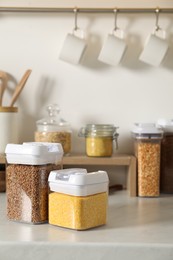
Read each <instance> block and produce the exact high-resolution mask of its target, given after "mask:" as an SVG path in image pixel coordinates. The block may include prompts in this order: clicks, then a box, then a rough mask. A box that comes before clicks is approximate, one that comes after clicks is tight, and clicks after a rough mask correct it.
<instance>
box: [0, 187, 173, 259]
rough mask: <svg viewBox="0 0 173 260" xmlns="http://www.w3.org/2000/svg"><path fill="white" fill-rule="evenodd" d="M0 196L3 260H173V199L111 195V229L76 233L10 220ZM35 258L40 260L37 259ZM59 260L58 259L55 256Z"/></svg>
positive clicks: (0, 240) (4, 196) (1, 252)
mask: <svg viewBox="0 0 173 260" xmlns="http://www.w3.org/2000/svg"><path fill="white" fill-rule="evenodd" d="M5 209H6V195H5V193H0V259H3V260H6V259H13V260H15V259H16V260H17V259H18V260H20V259H25V260H30V259H38V260H39V259H42V260H44V259H49V260H51V259H66V260H68V259H82V260H85V259H94V260H97V259H102V260H103V259H107V260H108V259H120V260H124V259H128V260H129V259H133V260H135V259H138V260H139V259H140V260H143V259H145V260H146V259H152V260H153V259H162V260H163V259H164V260H165V259H171V260H172V259H173V196H170V195H164V196H161V197H160V198H138V197H134V198H131V197H129V196H128V193H127V192H126V191H117V192H115V193H113V194H110V195H109V207H108V219H107V225H105V226H102V227H97V228H94V229H90V230H87V231H75V230H70V229H65V228H60V227H56V226H52V225H49V224H40V225H30V224H23V223H17V222H12V221H8V220H7V219H6V212H5ZM36 256H37V258H36ZM55 256H56V257H55Z"/></svg>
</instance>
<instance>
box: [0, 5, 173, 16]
mask: <svg viewBox="0 0 173 260" xmlns="http://www.w3.org/2000/svg"><path fill="white" fill-rule="evenodd" d="M75 8H77V10H78V12H79V13H113V10H114V9H115V8H116V9H117V11H118V12H119V13H155V10H156V9H159V12H160V13H167V14H168V13H173V8H159V7H156V8H118V7H113V8H83V7H82V8H80V7H12V6H9V7H0V12H29V13H37V12H43V13H44V12H45V13H47V12H50V13H56V12H57V13H72V12H74V9H75Z"/></svg>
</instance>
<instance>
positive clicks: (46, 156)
mask: <svg viewBox="0 0 173 260" xmlns="http://www.w3.org/2000/svg"><path fill="white" fill-rule="evenodd" d="M5 152H6V160H7V166H6V188H7V217H8V219H9V220H13V221H19V222H25V223H30V224H38V223H44V222H47V221H48V176H49V173H50V172H51V171H52V170H55V169H61V168H62V156H63V150H62V146H61V144H52V143H51V144H50V143H46V144H41V143H39V144H38V143H24V144H22V145H19V144H18V145H15V144H8V145H7V146H6V150H5Z"/></svg>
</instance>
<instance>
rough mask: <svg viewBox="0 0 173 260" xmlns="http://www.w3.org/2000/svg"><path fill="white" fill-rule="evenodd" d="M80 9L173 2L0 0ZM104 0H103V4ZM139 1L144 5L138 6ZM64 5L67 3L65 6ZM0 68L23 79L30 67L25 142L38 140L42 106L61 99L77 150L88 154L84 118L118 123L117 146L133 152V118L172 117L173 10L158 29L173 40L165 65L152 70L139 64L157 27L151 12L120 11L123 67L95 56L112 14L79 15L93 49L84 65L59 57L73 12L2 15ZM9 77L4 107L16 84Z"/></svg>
mask: <svg viewBox="0 0 173 260" xmlns="http://www.w3.org/2000/svg"><path fill="white" fill-rule="evenodd" d="M14 2H15V4H16V5H18V6H21V5H22V6H25V4H26V6H55V7H57V6H60V7H63V6H72V7H73V6H78V7H114V6H117V7H156V6H160V7H173V1H149V0H145V1H127V0H126V1H112V0H111V1H110V0H109V1H93V0H92V1H81V0H80V1H43V0H42V1H24V0H21V1H12V0H11V1H8V0H4V1H0V5H1V6H2V5H4V6H8V5H9V6H10V5H14ZM98 2H99V3H98ZM139 2H140V3H139ZM62 3H63V4H62ZM0 20H1V21H0V32H1V41H0V46H1V48H0V69H2V70H4V71H7V72H8V73H9V74H10V75H11V77H14V79H15V80H16V81H19V79H20V77H21V76H22V74H23V73H24V71H25V70H26V69H28V68H31V69H32V70H33V72H32V74H31V76H30V79H29V81H28V83H27V85H26V87H25V89H24V91H23V93H22V95H21V97H20V99H19V101H18V106H19V108H20V141H21V142H23V141H31V140H33V136H34V131H35V121H36V120H38V119H40V118H42V117H44V116H45V106H46V105H48V104H50V103H52V102H54V103H55V102H56V103H58V104H59V106H60V108H61V111H62V112H61V115H62V117H64V118H65V119H66V120H68V121H70V122H71V125H72V128H73V151H80V152H81V151H82V152H83V151H84V140H83V139H82V138H79V137H78V136H77V132H78V130H79V128H80V127H81V126H83V125H85V124H86V123H91V122H92V123H112V124H115V125H116V126H119V134H120V138H119V151H120V152H132V147H131V139H130V130H131V128H132V126H133V123H134V122H139V121H140V122H155V121H156V120H157V119H158V118H167V119H172V118H173V105H172V104H173V73H172V71H173V14H162V15H160V19H159V21H160V26H161V27H163V28H164V29H165V30H166V31H167V37H168V41H169V44H170V49H169V52H168V55H167V57H166V59H165V61H164V63H163V65H162V66H160V67H158V68H152V67H149V66H146V65H144V64H142V63H141V62H139V61H138V56H139V54H140V52H141V50H142V47H143V45H144V42H145V39H146V37H147V35H148V34H149V33H151V31H152V30H153V27H154V24H155V15H154V14H120V15H119V17H118V25H119V27H121V28H122V29H124V31H125V34H126V38H127V42H128V49H127V52H126V55H125V57H124V59H123V62H122V64H121V65H120V66H117V67H109V66H106V65H104V64H101V63H100V62H99V61H97V56H98V53H99V51H100V49H101V46H102V44H103V41H104V38H105V37H106V35H107V33H108V32H110V31H111V29H112V28H113V23H114V21H113V15H111V14H79V19H78V25H79V26H80V27H81V28H82V29H84V30H85V32H86V37H87V41H88V48H87V51H86V54H85V56H84V59H83V61H82V64H81V65H79V66H73V65H70V64H67V63H65V62H63V61H60V60H59V59H58V55H59V52H60V50H61V47H62V44H63V41H64V38H65V36H66V34H67V33H68V32H71V31H72V29H73V23H74V17H73V14H58V13H39V14H37V13H35V14H33V13H1V14H0ZM14 79H12V80H11V81H10V82H9V90H8V91H7V92H6V94H5V97H4V99H5V100H4V102H5V104H6V105H7V104H8V103H9V99H10V96H11V94H12V93H11V92H12V88H13V87H14V82H13V81H14Z"/></svg>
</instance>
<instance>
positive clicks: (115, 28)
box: [113, 8, 119, 31]
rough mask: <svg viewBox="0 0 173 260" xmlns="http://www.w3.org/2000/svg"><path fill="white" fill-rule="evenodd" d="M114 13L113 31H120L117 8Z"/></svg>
mask: <svg viewBox="0 0 173 260" xmlns="http://www.w3.org/2000/svg"><path fill="white" fill-rule="evenodd" d="M113 12H114V15H115V16H114V29H113V31H116V30H117V29H119V28H118V26H117V16H118V9H117V8H115V9H114V10H113Z"/></svg>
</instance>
